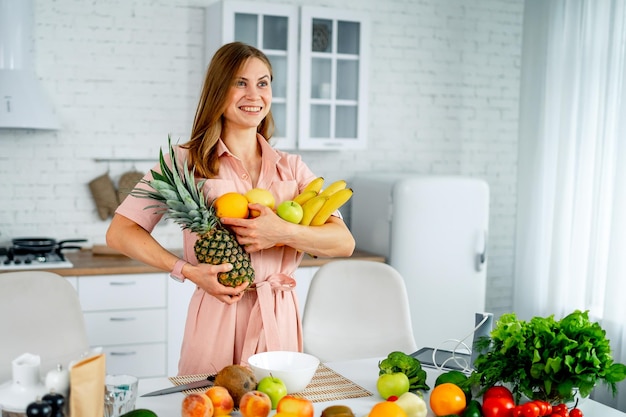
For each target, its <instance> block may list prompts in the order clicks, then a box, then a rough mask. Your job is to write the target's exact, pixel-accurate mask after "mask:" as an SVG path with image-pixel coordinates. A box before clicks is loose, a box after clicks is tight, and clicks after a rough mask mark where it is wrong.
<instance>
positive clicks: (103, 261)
mask: <svg viewBox="0 0 626 417" xmlns="http://www.w3.org/2000/svg"><path fill="white" fill-rule="evenodd" d="M65 257H66V258H67V259H68V260H69V261H70V262H72V264H73V265H74V267H73V268H63V269H60V268H59V269H50V271H51V272H55V273H57V274H59V275H62V276H85V275H113V274H145V273H154V272H163V271H161V270H159V269H156V268H153V267H151V266H148V265H145V264H143V263H142V262H138V261H135V260H134V259H130V258H128V257H126V256H124V255H120V254H111V255H106V254H102V255H101V254H94V253H93V252H92V251H91V250H80V251H77V252H69V251H68V252H65ZM336 259H345V258H312V257H310V256H309V255H305V256H304V259H303V260H302V263H301V264H300V266H301V267H306V266H321V265H324V264H325V263H327V262H329V261H331V260H336ZM349 259H366V260H371V261H376V262H384V261H385V258H384V257H383V256H380V255H374V254H371V253H368V252H364V251H361V250H358V249H357V250H355V251H354V254H353V255H352V256H351V257H350V258H349Z"/></svg>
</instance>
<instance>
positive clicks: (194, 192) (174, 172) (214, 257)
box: [130, 137, 254, 287]
mask: <svg viewBox="0 0 626 417" xmlns="http://www.w3.org/2000/svg"><path fill="white" fill-rule="evenodd" d="M168 146H169V153H170V157H171V160H172V168H171V169H170V168H169V167H168V166H167V164H166V163H165V159H164V158H163V150H161V151H160V153H159V163H160V165H161V173H158V172H155V171H154V170H152V171H151V172H152V176H153V180H151V181H146V180H141V182H142V183H144V184H147V185H149V186H150V187H151V188H152V190H146V189H143V188H138V187H136V188H134V189H133V190H132V191H131V193H130V194H131V195H132V196H135V197H141V198H150V199H154V200H157V201H159V202H160V203H159V204H155V205H150V206H147V207H146V209H148V208H156V209H158V210H159V211H160V212H163V213H165V215H166V216H167V218H169V219H172V220H173V221H174V222H175V223H177V224H179V225H180V226H181V227H182V228H183V229H189V230H190V231H191V232H194V233H196V234H197V235H198V240H197V241H196V243H195V245H194V251H195V254H196V258H197V259H198V261H199V262H201V263H209V264H213V265H219V264H223V263H231V264H232V265H233V269H231V270H230V271H228V272H223V273H220V274H219V275H218V280H219V282H220V283H222V284H223V285H226V286H230V287H235V286H237V285H239V284H242V283H244V282H246V281H248V282H249V283H252V282H253V281H254V269H253V268H252V263H251V261H250V254H249V253H247V252H246V251H245V250H244V249H243V248H242V247H241V245H239V243H238V242H237V239H236V238H235V236H234V235H233V234H232V232H230V231H229V230H228V229H227V228H226V227H224V226H223V225H222V223H221V222H220V221H219V219H218V218H217V216H216V215H215V209H214V207H213V205H210V206H208V207H207V203H206V200H205V198H204V194H203V192H202V186H203V185H204V182H205V180H203V181H200V182H198V183H197V184H196V182H195V180H194V170H193V169H192V170H191V171H190V170H189V168H188V167H187V163H186V161H185V162H184V163H183V167H182V171H181V169H180V167H179V165H178V162H177V161H176V156H175V155H174V150H173V148H172V141H171V137H168Z"/></svg>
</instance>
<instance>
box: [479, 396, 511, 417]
mask: <svg viewBox="0 0 626 417" xmlns="http://www.w3.org/2000/svg"><path fill="white" fill-rule="evenodd" d="M514 407H515V403H514V402H513V401H512V400H510V399H509V398H506V397H490V398H487V399H483V405H482V412H483V416H484V417H511V414H512V410H513V408H514Z"/></svg>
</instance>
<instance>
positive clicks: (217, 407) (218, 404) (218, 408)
mask: <svg viewBox="0 0 626 417" xmlns="http://www.w3.org/2000/svg"><path fill="white" fill-rule="evenodd" d="M204 393H205V394H206V395H207V396H208V397H209V398H210V399H211V402H212V403H213V415H214V416H227V415H229V414H230V413H231V412H232V411H233V409H234V408H235V401H234V400H233V397H232V396H231V395H230V393H229V392H228V389H226V387H220V386H212V387H210V388H209V389H207V390H206V391H205V392H204Z"/></svg>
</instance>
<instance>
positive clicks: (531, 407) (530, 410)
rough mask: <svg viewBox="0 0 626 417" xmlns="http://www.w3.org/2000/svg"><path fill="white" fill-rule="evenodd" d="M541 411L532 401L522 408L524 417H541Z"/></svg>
mask: <svg viewBox="0 0 626 417" xmlns="http://www.w3.org/2000/svg"><path fill="white" fill-rule="evenodd" d="M540 411H541V409H540V408H539V406H538V405H537V404H535V402H533V401H531V402H528V403H526V404H524V405H523V406H522V416H523V417H539V416H540V414H539V413H540Z"/></svg>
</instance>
